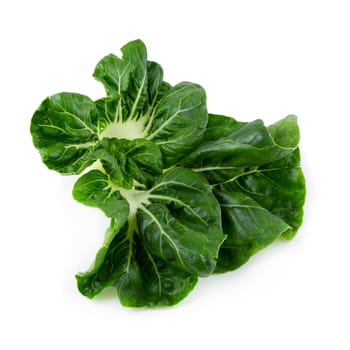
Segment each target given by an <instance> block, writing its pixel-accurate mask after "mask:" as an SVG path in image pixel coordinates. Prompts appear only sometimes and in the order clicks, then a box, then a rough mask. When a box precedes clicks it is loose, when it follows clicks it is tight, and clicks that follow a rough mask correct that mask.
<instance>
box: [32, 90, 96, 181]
mask: <svg viewBox="0 0 350 350" xmlns="http://www.w3.org/2000/svg"><path fill="white" fill-rule="evenodd" d="M97 123H98V112H97V109H96V106H95V104H94V102H93V101H92V100H91V99H90V98H88V97H87V96H84V95H80V94H74V93H61V94H56V95H53V96H51V97H48V98H46V99H45V100H44V101H43V102H42V103H41V105H40V107H39V108H38V109H37V110H36V112H35V113H34V115H33V118H32V121H31V127H30V130H31V133H32V137H33V143H34V145H35V147H36V148H37V149H39V151H40V154H41V157H42V160H43V162H44V163H45V164H46V165H47V167H48V168H50V169H53V170H56V171H58V172H60V173H62V174H79V173H80V172H81V171H82V170H84V169H85V168H86V167H87V166H88V165H90V164H91V163H92V162H93V161H92V160H91V159H90V158H89V155H90V153H91V150H92V147H93V146H94V145H95V143H96V141H97V140H98V135H97Z"/></svg>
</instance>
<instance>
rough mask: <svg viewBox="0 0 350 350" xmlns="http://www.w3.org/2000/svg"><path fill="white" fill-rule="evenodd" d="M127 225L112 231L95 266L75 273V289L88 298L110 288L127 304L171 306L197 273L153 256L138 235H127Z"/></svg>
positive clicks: (188, 287) (184, 293)
mask: <svg viewBox="0 0 350 350" xmlns="http://www.w3.org/2000/svg"><path fill="white" fill-rule="evenodd" d="M127 232H128V224H126V225H125V226H124V227H123V228H122V230H121V231H120V232H118V233H117V234H114V240H113V242H112V243H111V244H110V246H109V249H108V252H107V254H106V255H105V259H104V261H103V263H102V264H100V265H99V266H98V268H94V269H91V270H89V271H87V272H85V273H80V274H78V275H77V276H76V278H77V283H78V288H79V290H80V292H81V293H82V294H84V295H85V296H87V297H89V298H93V297H95V296H96V295H97V294H98V293H100V292H101V290H102V289H104V288H106V287H114V288H115V289H116V291H117V294H118V296H119V299H120V302H121V303H122V304H123V305H124V306H129V307H145V306H147V307H154V306H171V305H174V304H176V303H178V302H179V301H180V300H182V299H183V298H185V297H186V296H187V294H188V293H189V292H190V291H191V290H192V289H193V288H194V286H195V285H196V282H197V276H195V275H193V274H190V273H188V272H185V271H183V270H181V269H178V268H176V267H174V266H171V265H169V264H167V263H165V262H164V261H162V260H161V259H159V258H154V257H152V256H151V255H150V253H149V252H148V251H147V250H146V248H145V247H144V246H143V244H142V242H141V241H140V240H139V237H138V236H133V237H132V239H131V240H130V237H129V238H128V236H127Z"/></svg>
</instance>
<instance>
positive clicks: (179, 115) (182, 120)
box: [147, 82, 208, 167]
mask: <svg viewBox="0 0 350 350" xmlns="http://www.w3.org/2000/svg"><path fill="white" fill-rule="evenodd" d="M207 118H208V117H207V109H206V95H205V91H204V89H203V88H202V87H200V86H199V85H196V84H193V83H187V82H184V83H180V84H178V85H176V86H174V87H173V88H170V89H169V90H168V91H167V92H166V93H165V94H164V96H163V97H162V99H161V100H160V101H159V103H158V105H157V106H156V108H155V110H154V111H153V112H152V115H151V119H150V123H149V125H150V127H149V129H147V139H148V140H152V141H154V142H155V143H156V144H158V145H159V147H160V149H161V151H162V153H163V157H164V158H163V161H164V163H165V167H170V166H171V165H173V164H175V163H177V162H179V161H180V160H182V159H183V158H184V157H185V156H186V155H187V154H189V153H190V152H191V150H192V149H193V147H195V146H196V145H197V144H198V143H199V141H200V140H201V138H202V135H203V133H204V130H205V127H206V124H207V120H208V119H207Z"/></svg>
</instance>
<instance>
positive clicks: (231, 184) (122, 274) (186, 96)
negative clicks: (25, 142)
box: [30, 40, 305, 307]
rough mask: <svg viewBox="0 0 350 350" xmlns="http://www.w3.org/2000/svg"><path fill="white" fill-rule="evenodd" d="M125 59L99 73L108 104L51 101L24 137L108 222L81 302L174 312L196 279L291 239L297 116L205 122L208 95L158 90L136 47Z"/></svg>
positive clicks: (151, 66) (301, 187)
mask: <svg viewBox="0 0 350 350" xmlns="http://www.w3.org/2000/svg"><path fill="white" fill-rule="evenodd" d="M121 52H122V57H121V58H119V57H117V56H115V55H113V54H110V55H108V56H105V57H104V58H102V59H101V60H100V62H99V63H98V64H97V66H96V68H95V70H94V73H93V76H94V77H95V79H96V80H97V81H99V82H101V83H102V84H103V86H104V88H105V91H106V96H105V97H102V98H100V99H98V100H97V101H93V100H91V99H90V98H89V97H87V96H84V95H81V94H78V93H68V92H62V93H58V94H55V95H53V96H50V97H48V98H46V99H45V100H44V101H43V102H42V103H41V105H40V106H39V108H38V109H37V110H36V111H35V113H34V115H33V117H32V120H31V127H30V130H31V134H32V137H33V143H34V146H35V147H36V148H37V149H38V150H39V152H40V155H41V157H42V160H43V162H44V163H45V164H46V166H47V167H48V168H49V169H52V170H55V171H57V172H59V173H61V174H66V175H67V174H75V175H77V174H82V175H81V176H80V177H79V178H78V179H77V181H76V183H75V185H74V188H73V197H74V198H75V199H76V200H77V201H78V202H80V203H82V204H85V205H88V206H91V207H96V208H99V209H100V210H101V211H102V212H103V213H104V214H105V215H106V216H107V217H108V218H109V219H110V225H109V227H108V229H107V230H106V233H105V236H104V240H103V243H102V247H101V248H100V249H99V250H98V252H97V254H96V257H95V259H94V261H93V263H92V265H91V267H90V268H89V269H88V270H87V271H86V272H84V273H79V274H77V275H76V279H77V284H78V288H79V291H80V292H81V293H82V294H83V295H85V296H87V297H89V298H93V297H95V296H96V295H98V294H99V293H100V292H101V291H102V290H103V289H105V288H108V287H112V288H115V290H116V293H117V294H118V296H119V299H120V302H121V303H122V304H123V305H125V306H131V307H145V306H147V307H153V306H169V305H174V304H176V303H178V302H179V301H180V300H182V299H183V298H184V297H186V296H187V295H188V293H190V291H191V290H192V289H193V288H194V286H195V285H196V283H197V280H198V277H206V276H209V275H210V274H212V273H222V272H226V271H231V270H234V269H236V268H238V267H239V266H241V265H242V264H244V263H245V262H247V261H248V260H249V258H250V257H251V256H252V255H254V254H255V253H257V252H258V251H260V250H261V249H263V248H265V247H266V246H267V245H269V244H271V243H272V242H273V241H274V240H276V239H277V238H278V237H285V238H287V239H291V238H293V237H294V235H295V234H296V232H297V230H298V228H299V227H300V225H301V223H302V218H303V204H304V201H305V179H304V176H303V173H302V171H301V168H300V153H299V148H298V143H299V129H298V125H297V120H296V117H295V116H292V115H290V116H288V117H286V118H284V119H282V120H280V121H278V122H277V123H275V124H273V125H271V126H269V127H266V126H265V125H264V123H263V122H262V121H261V120H256V121H253V122H250V123H246V122H239V121H236V120H234V119H233V118H229V117H225V116H222V115H214V114H210V115H209V116H208V113H207V108H206V94H205V91H204V89H203V88H202V87H200V86H199V85H197V84H194V83H190V82H181V83H179V84H177V85H175V86H171V85H170V84H168V83H167V82H165V81H164V80H163V70H162V68H161V66H160V65H159V64H158V63H156V62H151V61H148V60H147V51H146V47H145V45H144V44H143V42H142V41H140V40H135V41H132V42H129V43H128V44H126V45H125V46H124V47H122V49H121Z"/></svg>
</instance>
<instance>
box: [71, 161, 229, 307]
mask: <svg viewBox="0 0 350 350" xmlns="http://www.w3.org/2000/svg"><path fill="white" fill-rule="evenodd" d="M109 181H110V180H109V179H108V175H106V174H103V173H101V172H99V171H97V170H94V171H91V172H89V173H87V174H86V175H84V176H82V178H80V179H79V180H78V182H77V183H76V185H75V188H74V191H73V194H74V197H75V198H76V199H77V200H79V201H80V202H82V203H84V204H87V205H92V206H96V207H99V208H100V209H102V210H104V208H105V205H104V202H105V200H106V198H116V199H119V198H120V196H122V197H124V198H125V200H126V202H127V203H128V208H129V212H128V216H127V221H125V215H124V214H125V203H124V202H122V201H116V200H114V204H115V206H114V208H115V213H119V212H121V213H122V217H123V219H124V221H121V220H120V219H119V220H118V219H117V216H116V214H114V216H112V215H109V217H112V224H111V227H110V228H109V230H107V234H106V238H105V242H104V244H103V247H102V248H101V250H100V251H99V253H98V254H97V257H96V260H95V262H94V263H93V264H92V267H91V268H90V269H89V270H88V271H87V272H85V273H82V274H79V275H77V281H78V287H79V290H80V291H81V292H82V293H83V294H84V295H86V296H89V297H93V296H95V295H97V294H98V293H99V292H100V291H101V290H102V289H104V288H106V287H110V286H112V287H115V288H116V290H117V293H118V295H119V298H120V300H121V302H122V303H123V304H124V305H127V306H156V305H157V306H160V305H173V304H175V303H177V302H178V301H180V300H181V299H182V298H184V297H185V296H186V295H187V294H188V293H189V292H190V291H191V290H192V288H193V287H194V285H195V284H196V281H197V275H200V276H207V275H209V274H210V273H212V272H213V270H214V268H215V266H216V260H217V257H218V252H219V248H220V245H221V244H222V242H223V240H224V238H225V236H224V235H223V233H222V229H221V214H220V207H219V204H218V202H217V200H216V198H215V196H214V195H213V194H212V192H211V189H210V186H209V184H208V183H207V181H206V180H205V178H204V177H203V176H201V175H199V174H196V173H194V172H192V171H191V170H189V169H183V168H174V169H172V170H169V171H168V172H166V173H164V174H163V175H161V176H160V177H159V178H158V179H157V181H156V182H155V184H154V186H153V187H152V188H151V189H150V190H148V191H137V190H135V189H131V190H127V189H124V188H118V187H116V186H113V185H110V183H109ZM88 193H90V196H88ZM101 203H103V204H101ZM105 212H106V211H105ZM106 213H107V214H110V213H111V212H109V211H107V212H106ZM112 213H114V212H113V211H112ZM121 222H123V223H124V224H123V226H121V225H119V224H118V223H121Z"/></svg>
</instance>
